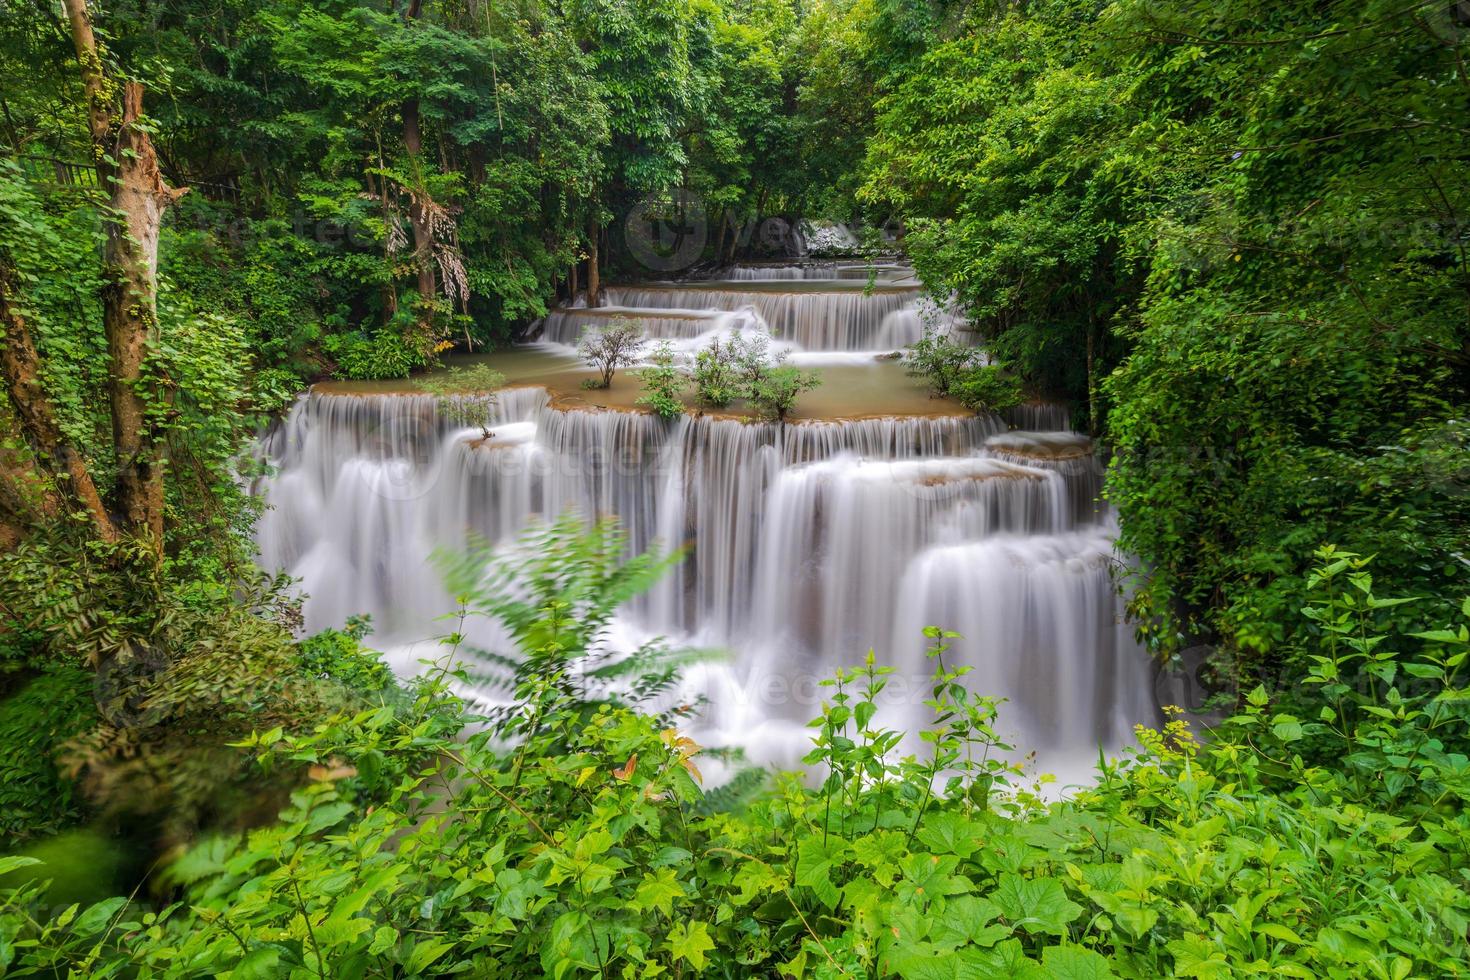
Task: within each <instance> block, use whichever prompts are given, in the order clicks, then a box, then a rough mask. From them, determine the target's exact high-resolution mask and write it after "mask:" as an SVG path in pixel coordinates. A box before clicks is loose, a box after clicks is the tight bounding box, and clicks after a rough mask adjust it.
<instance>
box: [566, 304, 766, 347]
mask: <svg viewBox="0 0 1470 980" xmlns="http://www.w3.org/2000/svg"><path fill="white" fill-rule="evenodd" d="M619 320H626V321H631V322H635V323H637V325H638V328H639V329H640V330H642V331H643V334H644V336H646V337H649V338H651V339H653V340H693V341H703V340H704V338H706V337H709V336H711V335H713V334H715V333H726V332H728V331H730V330H764V329H765V328H766V324H765V321H764V320H762V319H761V318H760V314H759V313H758V312H756V310H755V308H754V307H750V306H747V307H745V308H743V309H738V310H730V311H727V310H698V309H688V310H683V309H666V308H655V309H635V308H629V307H621V306H600V307H597V308H596V309H588V308H587V307H581V308H577V309H559V310H552V311H551V312H550V313H548V314H547V315H546V319H545V320H544V321H543V324H542V328H541V335H540V337H539V339H540V340H543V341H546V342H547V343H552V344H562V345H565V346H575V345H576V343H577V341H578V340H579V339H580V338H581V336H582V333H583V331H585V330H589V329H591V330H599V329H601V328H603V327H605V326H607V325H609V324H610V323H616V322H617V321H619Z"/></svg>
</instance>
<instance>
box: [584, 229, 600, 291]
mask: <svg viewBox="0 0 1470 980" xmlns="http://www.w3.org/2000/svg"><path fill="white" fill-rule="evenodd" d="M601 234H602V231H601V229H600V228H598V226H597V219H596V218H588V219H587V305H588V306H601V305H602V296H601V293H602V270H601V269H599V268H598V267H597V241H598V238H599V237H600V236H601Z"/></svg>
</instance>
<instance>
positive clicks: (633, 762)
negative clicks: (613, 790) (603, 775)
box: [613, 752, 638, 782]
mask: <svg viewBox="0 0 1470 980" xmlns="http://www.w3.org/2000/svg"><path fill="white" fill-rule="evenodd" d="M637 768H638V753H637V752H634V753H633V754H632V755H631V756H630V757H629V758H628V761H627V762H625V763H623V766H622V768H621V769H614V770H613V775H614V776H616V777H617V778H618V779H621V780H622V781H623V782H627V781H628V780H630V779H632V778H633V770H634V769H637Z"/></svg>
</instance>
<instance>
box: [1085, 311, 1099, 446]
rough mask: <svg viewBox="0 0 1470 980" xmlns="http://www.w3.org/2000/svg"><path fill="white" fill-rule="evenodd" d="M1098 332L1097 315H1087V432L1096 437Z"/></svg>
mask: <svg viewBox="0 0 1470 980" xmlns="http://www.w3.org/2000/svg"><path fill="white" fill-rule="evenodd" d="M1096 332H1097V322H1096V319H1095V317H1094V316H1093V315H1092V314H1091V313H1089V314H1088V315H1087V434H1088V435H1090V436H1092V437H1093V438H1094V439H1096V438H1097V375H1096V373H1095V369H1094V351H1093V348H1094V347H1096V345H1097V342H1096V340H1095V339H1094V334H1096Z"/></svg>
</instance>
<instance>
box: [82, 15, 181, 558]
mask: <svg viewBox="0 0 1470 980" xmlns="http://www.w3.org/2000/svg"><path fill="white" fill-rule="evenodd" d="M63 3H64V4H65V6H66V13H67V19H68V21H69V22H70V24H71V30H72V42H73V44H74V45H75V47H76V53H77V62H78V64H79V65H80V67H81V73H82V83H83V86H84V88H85V91H86V94H87V121H88V125H89V128H90V130H91V134H92V152H93V157H94V160H95V163H96V166H97V176H98V180H99V184H100V186H101V187H103V188H108V189H110V192H111V197H112V200H111V202H110V204H111V209H112V212H113V216H112V217H111V219H110V220H108V221H107V241H106V244H105V245H104V246H103V252H102V267H103V282H104V285H103V287H102V307H103V328H104V330H105V332H106V335H107V353H108V356H109V358H110V360H111V371H110V372H109V375H110V376H109V379H108V396H109V401H110V402H111V408H112V439H113V449H114V452H115V454H116V457H117V483H116V496H117V508H116V509H117V511H118V513H119V515H120V516H121V518H122V521H123V523H124V525H125V526H126V527H127V529H128V530H129V532H131V533H132V534H134V535H138V536H143V537H146V538H148V539H150V540H149V544H150V546H151V547H152V548H153V550H154V551H155V552H157V553H159V554H161V553H162V548H163V473H164V459H163V444H162V442H161V441H160V440H159V439H157V438H156V437H155V436H156V434H155V432H154V426H153V424H152V422H151V421H150V420H149V418H148V412H147V402H146V400H145V398H144V394H145V392H144V390H143V387H144V386H143V359H144V356H145V355H146V353H147V346H148V342H149V341H150V339H152V338H153V335H154V333H155V332H156V330H157V326H158V307H157V302H158V288H157V278H158V232H159V227H160V225H161V224H162V221H163V214H164V211H166V210H167V209H168V206H169V205H170V204H172V203H173V202H174V201H175V200H177V199H178V198H179V197H180V196H182V195H183V194H184V193H186V192H187V188H181V189H178V190H174V189H171V188H169V187H167V186H166V185H165V184H164V182H163V175H162V173H161V172H160V171H159V169H158V154H157V153H156V152H155V150H154V147H153V141H152V140H151V139H150V138H149V136H148V132H147V130H146V129H144V128H142V127H140V126H139V121H140V120H141V118H142V115H143V86H142V85H141V84H139V83H137V82H125V83H123V86H122V116H121V119H120V120H118V119H115V117H114V113H115V104H114V101H113V100H114V96H115V93H116V92H117V83H116V82H114V81H113V80H112V79H109V78H107V77H106V75H105V73H104V72H103V68H102V57H101V53H100V51H99V49H98V46H97V39H96V36H95V35H94V34H93V32H92V23H91V20H90V19H89V18H88V15H87V8H86V2H85V0H63Z"/></svg>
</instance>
